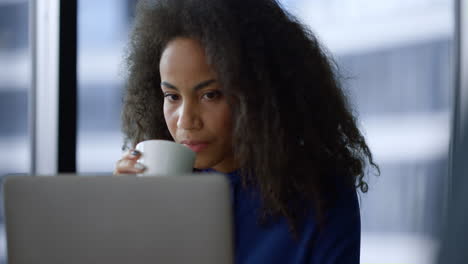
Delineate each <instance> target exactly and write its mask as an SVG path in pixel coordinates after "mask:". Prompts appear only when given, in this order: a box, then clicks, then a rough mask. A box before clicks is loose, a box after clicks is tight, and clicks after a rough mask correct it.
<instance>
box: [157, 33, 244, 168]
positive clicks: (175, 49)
mask: <svg viewBox="0 0 468 264" xmlns="http://www.w3.org/2000/svg"><path fill="white" fill-rule="evenodd" d="M159 69H160V75H161V90H162V92H163V94H164V118H165V120H166V124H167V127H168V129H169V132H170V133H171V135H172V137H173V138H174V141H176V142H177V143H180V144H184V145H186V146H187V147H189V148H191V149H192V150H193V151H195V152H196V153H197V156H196V160H195V168H198V169H205V168H213V169H215V170H217V171H220V172H231V171H233V170H235V169H236V165H235V162H234V158H233V152H232V120H231V111H230V108H229V105H228V103H227V100H226V98H225V96H224V95H223V94H222V93H221V90H220V83H219V82H218V80H217V76H216V73H215V71H214V70H213V68H212V67H211V66H210V65H208V63H207V60H206V56H205V52H204V49H203V47H202V46H201V44H200V43H199V42H198V41H196V40H193V39H190V38H176V39H174V40H172V41H171V42H169V43H168V45H167V46H166V48H165V50H164V51H163V54H162V57H161V61H160V63H159Z"/></svg>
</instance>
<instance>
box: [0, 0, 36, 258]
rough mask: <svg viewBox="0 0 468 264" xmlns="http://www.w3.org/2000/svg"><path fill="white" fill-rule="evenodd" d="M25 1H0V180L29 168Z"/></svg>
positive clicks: (0, 238) (2, 252)
mask: <svg viewBox="0 0 468 264" xmlns="http://www.w3.org/2000/svg"><path fill="white" fill-rule="evenodd" d="M28 4H29V1H26V0H22V1H21V0H16V1H15V0H13V1H0V123H1V126H0V149H1V150H2V151H1V152H0V180H3V177H4V176H5V175H6V174H11V173H28V172H29V168H30V156H29V144H30V143H29V135H28V94H29V88H30V79H31V74H30V65H31V64H30V58H29V50H28V49H29V43H28V23H29V22H28V16H29V13H28V12H29V11H28V8H29V5H28ZM0 199H3V194H1V193H0ZM0 206H1V207H2V208H1V210H0V212H1V214H0V263H5V261H6V259H5V257H6V247H5V245H6V244H5V243H6V241H5V229H4V216H3V201H2V200H0Z"/></svg>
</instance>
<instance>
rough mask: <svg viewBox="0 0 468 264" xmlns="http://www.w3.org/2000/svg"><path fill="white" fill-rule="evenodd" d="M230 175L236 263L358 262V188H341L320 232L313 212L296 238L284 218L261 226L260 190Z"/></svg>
mask: <svg viewBox="0 0 468 264" xmlns="http://www.w3.org/2000/svg"><path fill="white" fill-rule="evenodd" d="M208 171H213V170H208ZM227 177H228V178H229V180H230V182H231V191H232V200H233V212H234V237H235V243H234V246H235V263H236V264H257V263H290V264H296V263H297V264H299V263H308V264H312V263H313V264H358V263H359V255H360V243H361V241H360V240H361V219H360V214H359V203H358V199H357V194H356V190H354V189H350V190H347V191H344V189H341V191H340V192H339V193H340V197H339V198H338V200H337V202H336V203H334V205H333V206H332V207H331V209H330V210H328V212H327V213H326V214H325V219H326V222H325V226H324V228H323V229H322V231H321V232H319V230H318V227H317V224H316V221H315V219H314V217H313V212H311V213H310V214H308V216H307V218H306V221H304V226H303V227H302V229H301V232H300V233H299V234H298V239H297V240H295V239H294V238H293V237H292V235H291V233H290V232H289V229H288V224H287V222H286V219H285V218H284V217H282V218H280V220H278V221H277V222H274V223H272V224H271V225H268V226H267V227H261V226H259V225H258V219H259V218H258V214H259V208H260V207H261V204H260V203H261V201H260V198H259V192H258V191H257V192H256V191H252V190H251V189H250V188H247V189H246V188H243V187H242V186H241V180H240V177H239V175H238V172H237V171H235V172H232V173H229V174H227Z"/></svg>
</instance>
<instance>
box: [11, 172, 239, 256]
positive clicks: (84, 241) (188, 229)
mask: <svg viewBox="0 0 468 264" xmlns="http://www.w3.org/2000/svg"><path fill="white" fill-rule="evenodd" d="M4 196H5V200H4V202H5V216H6V232H7V249H8V263H9V264H22V263H48V264H54V263H60V264H63V263H112V264H119V263H126V264H127V263H207V264H211V263H212V264H215V263H216V264H218V263H232V261H233V244H232V217H231V214H232V212H231V201H230V189H229V183H228V181H227V179H226V178H225V177H224V176H222V175H219V174H216V175H213V174H212V175H202V174H196V175H195V174H194V175H179V176H170V177H137V176H115V177H107V176H98V177H92V176H80V177H69V176H68V177H67V176H59V177H37V176H36V177H34V176H11V177H7V178H6V180H5V183H4Z"/></svg>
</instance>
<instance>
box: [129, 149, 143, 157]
mask: <svg viewBox="0 0 468 264" xmlns="http://www.w3.org/2000/svg"><path fill="white" fill-rule="evenodd" d="M130 154H131V155H132V156H140V155H141V152H140V151H138V150H134V151H132V153H130Z"/></svg>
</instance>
